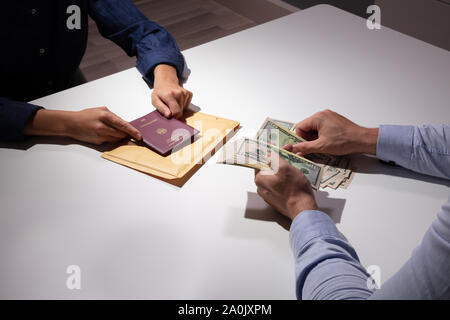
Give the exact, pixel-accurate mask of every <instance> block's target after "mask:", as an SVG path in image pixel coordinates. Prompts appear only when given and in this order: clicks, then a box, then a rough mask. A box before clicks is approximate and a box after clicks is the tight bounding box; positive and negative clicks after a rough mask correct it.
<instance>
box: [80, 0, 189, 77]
mask: <svg viewBox="0 0 450 320" xmlns="http://www.w3.org/2000/svg"><path fill="white" fill-rule="evenodd" d="M89 14H90V16H91V17H92V18H93V19H94V20H95V22H96V24H97V26H98V29H99V31H100V33H101V34H102V36H104V37H105V38H107V39H110V40H112V41H114V42H115V43H116V44H117V45H119V46H120V47H121V48H122V49H123V50H124V51H125V52H126V53H127V54H128V55H129V56H137V63H136V67H137V69H138V70H139V72H140V73H141V74H142V76H143V77H144V79H145V80H146V81H147V82H149V83H150V84H151V85H153V82H154V75H153V69H154V68H155V67H156V66H157V65H158V64H168V65H171V66H173V67H174V68H175V69H176V70H177V75H178V78H179V79H182V78H183V70H185V62H184V57H183V55H182V54H181V52H180V50H179V49H178V47H177V45H176V42H175V40H174V38H173V37H172V35H171V34H170V33H169V32H168V31H167V30H166V29H164V28H163V27H162V26H160V25H159V24H157V23H155V22H152V21H149V20H148V19H147V18H146V17H145V16H144V15H143V14H142V13H141V12H140V11H139V10H138V9H137V8H136V7H135V5H134V4H133V3H132V2H131V1H130V0H91V1H90V6H89Z"/></svg>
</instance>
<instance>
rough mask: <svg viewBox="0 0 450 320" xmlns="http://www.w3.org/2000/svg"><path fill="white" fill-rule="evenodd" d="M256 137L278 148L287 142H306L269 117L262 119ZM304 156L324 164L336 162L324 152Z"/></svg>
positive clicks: (292, 143)
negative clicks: (262, 121)
mask: <svg viewBox="0 0 450 320" xmlns="http://www.w3.org/2000/svg"><path fill="white" fill-rule="evenodd" d="M256 139H257V140H259V141H263V142H265V143H267V144H271V145H275V146H277V147H278V148H282V147H284V146H285V145H287V144H291V145H294V144H298V143H302V142H306V140H305V139H303V138H302V137H300V136H298V135H296V134H295V133H293V132H291V131H289V130H287V129H286V128H284V127H282V126H280V125H278V124H277V123H276V122H274V121H273V120H272V119H270V118H267V119H266V120H264V123H263V124H262V126H261V128H259V130H258V133H257V135H256ZM305 158H307V159H309V160H311V161H313V162H316V163H320V164H324V165H328V164H330V163H331V162H336V159H335V157H333V156H330V155H326V154H309V155H307V156H306V157H305Z"/></svg>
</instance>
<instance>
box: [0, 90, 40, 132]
mask: <svg viewBox="0 0 450 320" xmlns="http://www.w3.org/2000/svg"><path fill="white" fill-rule="evenodd" d="M39 109H42V107H41V106H37V105H34V104H31V103H26V102H20V101H14V100H9V99H6V98H2V97H0V140H22V139H23V138H24V135H23V129H24V127H25V125H26V123H27V121H28V120H29V119H30V118H31V117H32V116H33V115H34V114H35V113H36V112H37V111H38V110H39Z"/></svg>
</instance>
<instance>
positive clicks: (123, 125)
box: [101, 111, 142, 140]
mask: <svg viewBox="0 0 450 320" xmlns="http://www.w3.org/2000/svg"><path fill="white" fill-rule="evenodd" d="M101 120H102V121H103V122H104V123H106V124H107V125H109V126H110V127H112V128H114V129H117V130H118V131H121V132H124V133H125V134H127V135H130V136H131V137H133V138H135V139H137V140H141V139H142V136H141V134H140V132H139V130H138V129H136V128H135V127H133V126H132V125H131V124H130V123H128V122H126V121H125V120H123V119H122V118H120V117H119V116H117V115H115V114H114V113H112V112H110V111H108V112H106V113H104V114H103V117H102V119H101ZM111 132H112V131H111V130H110V132H109V133H108V134H110V135H112V136H117V133H116V132H114V133H111Z"/></svg>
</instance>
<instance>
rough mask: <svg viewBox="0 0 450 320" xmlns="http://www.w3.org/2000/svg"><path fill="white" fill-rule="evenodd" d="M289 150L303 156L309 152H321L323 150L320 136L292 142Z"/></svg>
mask: <svg viewBox="0 0 450 320" xmlns="http://www.w3.org/2000/svg"><path fill="white" fill-rule="evenodd" d="M291 152H292V153H296V154H298V155H299V156H304V155H307V154H310V153H322V152H323V151H322V144H321V141H320V138H319V139H316V140H313V141H305V142H300V143H297V144H294V145H293V146H292V151H291Z"/></svg>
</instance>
